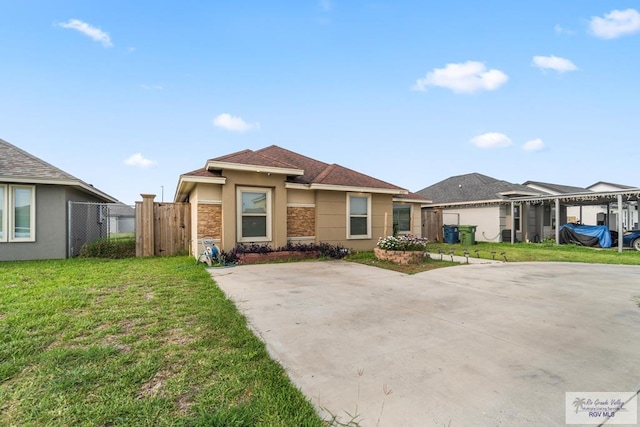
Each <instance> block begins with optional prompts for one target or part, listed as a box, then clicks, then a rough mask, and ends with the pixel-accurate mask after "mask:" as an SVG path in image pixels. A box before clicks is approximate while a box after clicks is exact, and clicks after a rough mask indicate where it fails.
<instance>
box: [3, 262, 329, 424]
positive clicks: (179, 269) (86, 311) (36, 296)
mask: <svg viewBox="0 0 640 427" xmlns="http://www.w3.org/2000/svg"><path fill="white" fill-rule="evenodd" d="M323 424H325V423H323V421H322V420H321V419H320V418H319V417H318V415H317V414H316V413H315V411H314V408H313V406H312V404H311V403H310V402H309V401H308V400H307V399H306V398H305V397H304V396H303V395H302V393H301V392H300V391H299V390H298V389H297V388H296V387H295V386H294V385H293V384H292V383H291V381H290V380H289V378H288V376H287V375H286V372H285V371H284V370H283V369H282V367H281V366H280V365H279V364H278V363H276V362H274V361H273V360H272V359H271V358H270V357H269V355H268V353H267V351H266V348H265V346H264V344H263V343H262V342H261V341H260V340H259V339H258V338H257V337H256V336H255V335H254V334H253V333H252V332H251V331H250V330H249V329H248V328H247V324H246V319H245V318H244V316H242V315H241V314H240V313H239V312H238V311H237V309H236V308H235V306H234V304H233V303H232V302H231V301H230V300H228V299H227V297H226V296H225V295H224V293H223V292H222V291H221V290H220V289H219V288H218V287H217V285H216V284H215V283H214V282H213V281H212V280H211V277H210V275H209V273H208V272H207V271H206V270H205V269H204V268H203V267H202V266H201V265H200V266H196V265H195V264H194V260H193V259H192V258H189V257H163V258H138V259H124V260H97V259H71V260H56V261H33V262H11V263H0V425H154V426H158V425H172V426H174V425H211V426H253V425H256V426H259V425H265V426H267V425H268V426H291V425H301V426H302V425H304V426H316V425H317V426H321V425H323Z"/></svg>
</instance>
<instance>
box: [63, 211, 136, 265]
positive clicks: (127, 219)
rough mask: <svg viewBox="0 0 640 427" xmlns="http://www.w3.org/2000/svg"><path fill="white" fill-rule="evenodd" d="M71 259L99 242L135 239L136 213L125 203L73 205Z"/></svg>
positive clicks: (71, 216)
mask: <svg viewBox="0 0 640 427" xmlns="http://www.w3.org/2000/svg"><path fill="white" fill-rule="evenodd" d="M68 220H69V224H68V233H69V236H68V237H69V241H68V257H69V258H73V257H76V256H78V255H80V250H81V249H82V246H84V245H85V244H87V243H92V242H95V241H96V240H99V239H111V238H119V237H126V236H131V237H133V236H135V231H136V228H135V227H136V226H135V224H136V210H135V208H133V207H131V206H128V205H125V204H122V203H90V202H69V204H68Z"/></svg>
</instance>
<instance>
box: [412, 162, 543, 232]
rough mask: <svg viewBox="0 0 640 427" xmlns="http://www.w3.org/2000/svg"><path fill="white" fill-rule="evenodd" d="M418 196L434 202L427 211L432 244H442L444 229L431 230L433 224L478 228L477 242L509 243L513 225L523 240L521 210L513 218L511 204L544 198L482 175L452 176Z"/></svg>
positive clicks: (425, 218)
mask: <svg viewBox="0 0 640 427" xmlns="http://www.w3.org/2000/svg"><path fill="white" fill-rule="evenodd" d="M416 193H417V194H419V195H421V196H423V197H425V198H427V199H430V200H431V201H432V202H431V203H430V204H428V205H426V206H425V207H424V208H423V210H424V223H425V229H428V230H430V231H429V232H428V233H425V234H426V237H427V238H429V240H438V241H442V230H441V229H440V227H436V228H434V227H430V223H436V224H438V225H439V226H441V225H475V226H476V240H477V241H480V242H501V241H503V240H508V237H507V235H510V230H511V227H510V224H512V223H513V224H514V225H515V230H516V238H517V239H519V240H521V239H522V238H523V236H522V229H521V226H522V223H521V221H520V219H521V212H520V207H519V206H518V207H517V208H516V209H515V211H514V213H513V215H512V213H511V210H510V206H511V203H510V200H511V199H512V198H514V197H521V196H536V195H539V194H541V192H540V191H536V190H534V189H532V188H529V187H526V186H524V185H520V184H512V183H510V182H507V181H502V180H498V179H495V178H492V177H490V176H486V175H482V174H479V173H470V174H466V175H458V176H452V177H450V178H447V179H445V180H443V181H440V182H438V183H436V184H433V185H431V186H429V187H426V188H423V189H422V190H420V191H417V192H416ZM512 218H515V220H514V221H512ZM439 221H440V223H439Z"/></svg>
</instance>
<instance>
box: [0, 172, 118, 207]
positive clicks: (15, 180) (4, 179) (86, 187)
mask: <svg viewBox="0 0 640 427" xmlns="http://www.w3.org/2000/svg"><path fill="white" fill-rule="evenodd" d="M0 182H7V183H16V184H33V185H38V184H45V185H63V186H67V187H80V188H81V189H82V190H84V191H86V192H88V193H91V194H94V195H96V196H99V197H102V198H103V199H106V200H109V201H111V202H112V203H116V202H118V199H116V198H115V197H112V196H110V195H108V194H107V193H104V192H102V191H100V190H98V189H97V188H95V187H94V186H92V185H89V184H87V183H84V182H82V181H80V180H77V181H75V180H69V179H46V178H28V177H27V178H17V177H1V178H0Z"/></svg>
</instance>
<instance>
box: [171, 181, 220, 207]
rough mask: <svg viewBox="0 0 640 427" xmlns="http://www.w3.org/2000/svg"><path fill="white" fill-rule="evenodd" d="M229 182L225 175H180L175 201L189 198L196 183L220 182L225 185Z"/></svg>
mask: <svg viewBox="0 0 640 427" xmlns="http://www.w3.org/2000/svg"><path fill="white" fill-rule="evenodd" d="M226 182H227V178H225V177H223V176H211V177H209V176H192V175H180V179H179V180H178V187H177V188H176V194H175V196H174V197H173V201H174V203H178V202H184V201H185V200H186V199H187V196H188V195H189V193H190V192H191V191H192V190H193V188H194V187H195V186H196V184H198V183H201V184H220V185H224V184H225V183H226Z"/></svg>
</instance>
